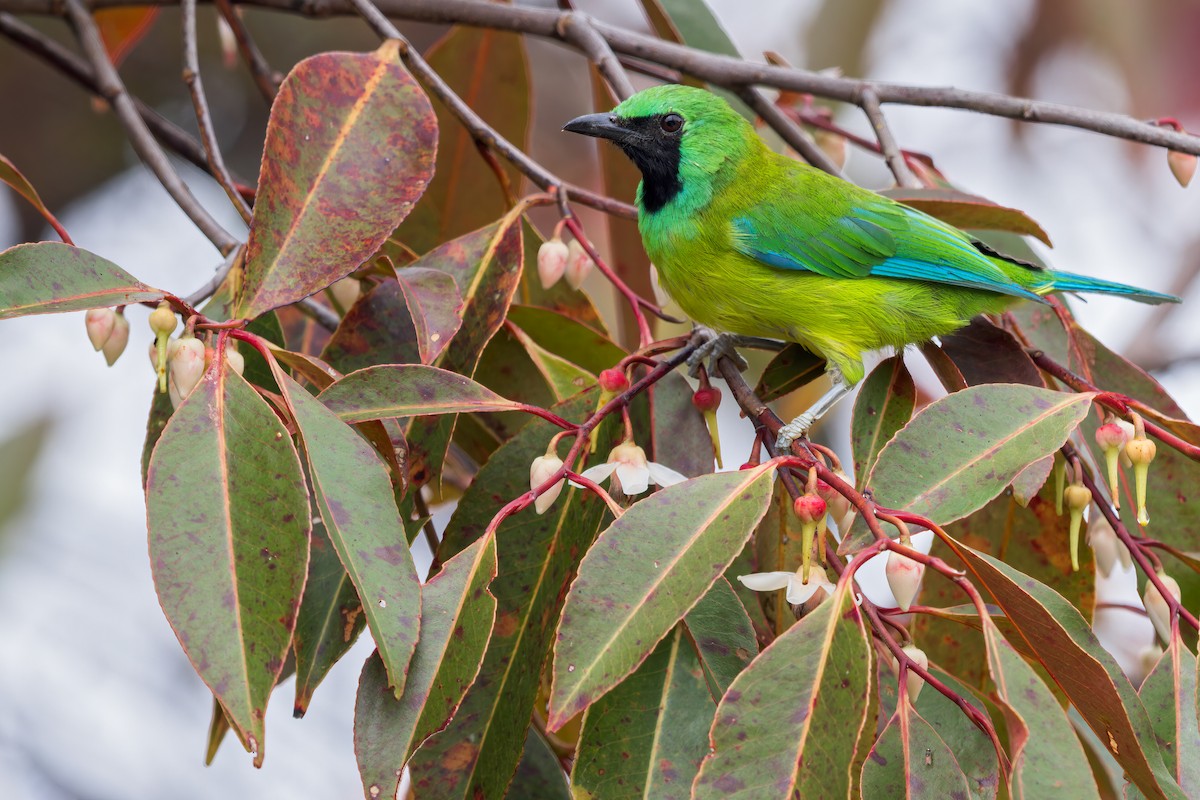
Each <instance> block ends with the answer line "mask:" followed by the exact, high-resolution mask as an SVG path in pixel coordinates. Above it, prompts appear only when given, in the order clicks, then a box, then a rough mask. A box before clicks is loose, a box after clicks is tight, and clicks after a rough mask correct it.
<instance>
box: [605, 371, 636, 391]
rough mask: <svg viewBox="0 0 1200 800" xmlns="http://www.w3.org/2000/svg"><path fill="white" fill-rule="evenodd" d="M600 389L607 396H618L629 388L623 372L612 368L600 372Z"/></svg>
mask: <svg viewBox="0 0 1200 800" xmlns="http://www.w3.org/2000/svg"><path fill="white" fill-rule="evenodd" d="M599 380H600V388H601V389H602V390H603V391H605V392H607V393H608V394H620V393H621V392H623V391H625V390H626V389H628V388H629V378H627V377H626V376H625V370H622V369H617V368H616V367H613V368H611V369H605V370H601V371H600V379H599Z"/></svg>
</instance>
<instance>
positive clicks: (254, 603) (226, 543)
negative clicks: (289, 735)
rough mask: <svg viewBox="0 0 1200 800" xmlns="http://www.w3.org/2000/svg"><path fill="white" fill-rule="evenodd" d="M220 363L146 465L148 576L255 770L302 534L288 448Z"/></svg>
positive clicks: (305, 523)
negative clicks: (248, 749)
mask: <svg viewBox="0 0 1200 800" xmlns="http://www.w3.org/2000/svg"><path fill="white" fill-rule="evenodd" d="M223 363H224V362H223V361H221V362H216V361H214V364H216V365H218V366H215V367H214V368H212V369H209V371H208V372H207V374H205V376H204V378H203V380H201V381H200V384H199V385H198V386H197V387H196V388H195V389H194V390H193V391H192V393H191V394H190V395H188V397H187V399H186V400H184V402H183V404H182V405H180V406H179V408H178V409H176V411H175V414H174V416H172V417H171V420H170V422H168V423H167V427H166V429H165V430H164V431H163V433H162V436H161V437H160V438H159V440H158V444H157V445H156V446H155V448H154V454H153V455H152V456H151V458H150V468H149V471H148V473H147V483H146V511H147V522H148V526H149V529H150V564H151V569H152V572H153V575H154V585H155V588H156V590H157V591H158V598H159V602H160V603H161V604H162V607H163V612H164V613H165V614H166V616H167V620H168V621H169V622H170V623H171V627H172V628H173V629H174V630H175V634H176V635H177V636H178V637H179V642H180V644H181V645H183V649H184V651H185V652H186V653H187V654H188V658H189V659H191V661H192V664H193V665H194V666H195V668H196V671H197V672H198V673H200V677H201V678H203V679H204V682H205V683H206V684H208V687H209V689H211V690H212V692H213V694H214V695H216V696H217V698H218V699H219V700H220V701H221V705H222V706H223V707H224V708H225V712H226V714H227V715H228V716H229V719H230V721H231V722H232V723H233V724H234V725H235V726H236V727H237V729H238V731H239V736H240V737H241V738H242V740H243V741H245V742H247V743H248V744H249V745H250V747H251V749H252V750H253V751H254V752H255V763H256V764H261V763H262V758H263V718H264V714H265V712H266V706H267V700H268V698H269V696H270V693H271V688H272V687H273V686H274V685H275V682H276V680H277V679H278V678H279V674H280V671H281V670H282V669H283V665H284V660H285V658H286V657H287V652H288V648H289V646H290V645H291V640H292V629H293V628H294V627H295V623H296V612H297V610H298V609H299V606H300V595H301V590H302V588H303V586H304V579H305V574H306V572H307V567H308V537H309V532H310V530H311V527H312V526H311V522H310V520H309V506H308V494H307V492H306V490H305V486H304V478H303V476H302V475H301V472H300V460H299V457H298V456H297V454H296V449H295V447H294V446H293V445H292V440H291V437H290V436H289V435H288V433H287V431H286V430H285V429H284V427H283V424H282V423H281V422H280V421H279V417H277V416H276V415H275V412H274V411H272V410H271V407H270V406H268V405H267V403H266V401H264V400H263V399H262V398H261V397H259V396H258V393H257V392H255V391H254V389H252V388H251V387H250V384H248V383H247V382H246V381H245V380H244V379H243V378H242V377H241V376H239V375H238V374H237V373H235V372H233V371H232V370H228V369H222V368H221V367H220V365H221V364H223Z"/></svg>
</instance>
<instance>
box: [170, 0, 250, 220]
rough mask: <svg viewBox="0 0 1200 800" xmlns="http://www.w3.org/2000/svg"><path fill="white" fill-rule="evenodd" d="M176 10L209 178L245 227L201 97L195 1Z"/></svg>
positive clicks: (242, 205)
mask: <svg viewBox="0 0 1200 800" xmlns="http://www.w3.org/2000/svg"><path fill="white" fill-rule="evenodd" d="M179 9H180V15H181V16H182V18H183V82H184V83H186V84H187V87H188V93H189V94H190V95H191V96H192V108H194V109H195V111H196V125H197V126H199V128H200V141H201V143H203V145H204V152H205V154H206V155H207V156H208V165H209V167H211V169H212V174H213V175H215V176H216V177H217V183H219V184H221V188H222V189H224V190H225V194H227V195H228V196H229V202H231V203H233V207H234V208H235V209H237V212H238V214H240V215H241V216H242V219H243V220H244V221H245V222H246V224H247V225H249V224H250V219H251V218H252V217H253V216H254V213H253V212H252V211H251V210H250V206H249V204H247V203H246V201H245V199H244V198H243V197H242V195H241V193H239V192H238V189H237V186H235V185H234V181H233V176H232V175H230V174H229V170H227V169H226V168H225V159H224V158H223V157H222V156H221V145H220V143H219V142H217V132H216V131H215V130H214V129H213V121H212V111H211V110H210V109H209V107H208V98H207V97H205V94H204V81H203V80H201V78H200V57H199V56H198V55H197V53H196V0H180V5H179Z"/></svg>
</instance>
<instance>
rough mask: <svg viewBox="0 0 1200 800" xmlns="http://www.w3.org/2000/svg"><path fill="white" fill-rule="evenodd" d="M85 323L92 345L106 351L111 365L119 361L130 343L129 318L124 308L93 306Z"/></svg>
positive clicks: (105, 357)
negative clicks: (126, 317) (126, 316)
mask: <svg viewBox="0 0 1200 800" xmlns="http://www.w3.org/2000/svg"><path fill="white" fill-rule="evenodd" d="M84 324H85V325H86V326H87V335H88V340H89V341H91V343H92V347H94V348H95V349H96V350H97V351H99V352H103V353H104V360H105V361H106V362H108V365H109V366H110V367H111V366H112V365H113V364H115V363H117V359H118V358H120V357H121V353H124V352H125V346H126V345H127V344H129V320H127V319H125V312H124V309H121V308H117V309H113V308H93V309H91V310H90V311H88V312H87V315H86V316H85V318H84Z"/></svg>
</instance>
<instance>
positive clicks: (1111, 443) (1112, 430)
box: [1096, 420, 1129, 511]
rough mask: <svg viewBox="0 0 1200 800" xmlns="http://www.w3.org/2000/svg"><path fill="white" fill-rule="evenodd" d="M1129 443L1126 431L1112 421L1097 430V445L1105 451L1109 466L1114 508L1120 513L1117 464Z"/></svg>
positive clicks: (1109, 484) (1110, 490)
mask: <svg viewBox="0 0 1200 800" xmlns="http://www.w3.org/2000/svg"><path fill="white" fill-rule="evenodd" d="M1128 441H1129V436H1128V435H1127V434H1126V433H1125V429H1124V428H1122V427H1121V426H1120V425H1118V424H1117V423H1116V422H1114V421H1112V420H1110V421H1108V422H1106V423H1104V424H1103V425H1101V426H1100V427H1099V428H1097V429H1096V444H1098V445H1099V446H1100V449H1101V450H1103V451H1104V461H1105V463H1106V464H1107V466H1108V491H1109V493H1110V494H1111V495H1112V501H1113V508H1115V509H1117V510H1118V511H1120V510H1121V487H1120V484H1119V483H1118V480H1117V478H1118V473H1117V462H1118V459H1119V458H1120V456H1121V450H1122V449H1123V448H1124V447H1125V443H1126V442H1128Z"/></svg>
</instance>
